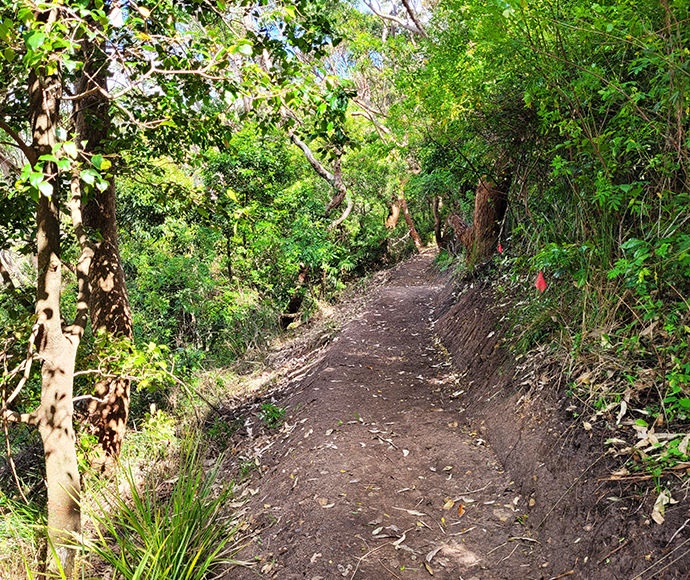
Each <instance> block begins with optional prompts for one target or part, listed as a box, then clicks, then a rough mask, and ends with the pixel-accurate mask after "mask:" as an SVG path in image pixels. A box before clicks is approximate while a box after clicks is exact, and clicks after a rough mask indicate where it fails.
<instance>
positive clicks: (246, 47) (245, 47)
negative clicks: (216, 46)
mask: <svg viewBox="0 0 690 580" xmlns="http://www.w3.org/2000/svg"><path fill="white" fill-rule="evenodd" d="M237 50H238V51H239V52H241V53H242V54H244V55H245V56H251V55H252V54H253V52H254V49H253V48H252V45H251V44H241V45H240V46H239V47H238V49H237Z"/></svg>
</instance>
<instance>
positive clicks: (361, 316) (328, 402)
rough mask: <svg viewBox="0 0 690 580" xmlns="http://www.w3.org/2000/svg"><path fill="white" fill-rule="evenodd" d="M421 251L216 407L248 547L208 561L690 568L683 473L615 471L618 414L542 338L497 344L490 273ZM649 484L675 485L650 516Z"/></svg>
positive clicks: (395, 570) (626, 432) (440, 569)
mask: <svg viewBox="0 0 690 580" xmlns="http://www.w3.org/2000/svg"><path fill="white" fill-rule="evenodd" d="M433 258H434V254H433V253H432V252H428V253H423V254H421V255H419V256H416V257H415V258H413V259H411V260H409V261H407V262H405V263H403V264H400V265H398V266H396V267H395V268H393V269H392V270H390V271H386V272H381V273H379V274H377V276H375V277H374V279H373V280H372V281H371V282H370V289H371V290H370V292H369V293H368V294H367V295H365V296H364V297H362V296H361V295H360V296H359V298H357V299H353V300H351V301H350V303H348V307H347V308H344V309H343V310H342V311H338V312H336V313H335V314H334V315H333V317H332V318H331V319H329V321H327V322H323V321H322V323H320V326H319V324H316V325H314V326H312V327H311V328H307V329H304V330H302V331H300V333H299V335H298V337H296V339H295V340H294V341H293V342H292V343H289V344H287V345H284V346H283V348H282V349H281V350H279V351H278V352H277V353H276V354H275V356H274V358H273V363H274V364H272V367H273V370H272V371H271V374H265V375H264V376H262V377H261V378H259V379H256V380H254V381H252V382H253V383H255V387H254V390H253V395H251V396H250V400H249V401H246V402H245V403H244V404H242V405H239V404H236V405H235V406H234V407H233V408H232V411H230V413H229V415H228V419H230V420H232V421H234V422H235V423H234V424H237V423H238V422H239V423H243V425H244V427H243V428H242V429H240V430H239V431H238V432H236V433H235V435H234V436H233V437H234V438H233V441H232V445H233V453H234V455H233V456H232V458H231V460H230V461H229V463H230V464H232V466H231V467H230V469H229V472H230V473H231V474H232V473H234V474H237V473H238V472H240V473H246V472H247V471H249V467H250V466H251V467H252V468H253V469H251V470H250V475H249V478H248V479H247V477H246V476H245V479H244V481H243V483H242V485H241V486H240V488H239V489H238V495H240V498H239V499H240V500H241V501H240V502H238V503H236V504H234V505H235V506H237V507H240V510H241V511H240V513H239V514H238V517H241V518H244V523H243V525H242V528H241V535H242V538H243V539H242V542H241V545H242V549H241V550H240V551H239V553H238V554H237V555H236V557H237V558H238V559H239V560H242V561H244V562H245V563H246V565H245V566H241V567H234V568H232V569H231V570H229V571H227V572H226V573H225V575H224V576H222V578H223V579H224V580H230V579H232V580H244V579H249V578H252V579H255V578H257V577H265V578H277V579H279V580H296V579H307V580H332V579H336V580H337V579H339V578H346V579H348V580H365V579H368V580H393V579H398V580H402V579H416V578H429V577H430V576H433V577H436V578H443V579H451V578H452V579H454V580H488V579H491V578H495V579H498V580H517V579H530V580H557V579H560V578H568V580H570V578H574V579H580V580H638V579H639V580H659V579H661V580H682V579H685V580H687V579H688V578H690V525H688V524H689V523H690V500H689V498H690V485H688V484H687V480H686V479H684V478H683V477H682V475H679V473H678V472H675V473H671V472H669V473H668V474H664V475H663V476H662V477H660V478H658V479H655V480H654V481H652V480H651V476H648V475H646V474H645V472H644V471H643V470H639V471H637V472H636V473H632V474H630V475H629V476H628V475H623V476H615V477H613V480H612V477H611V475H612V473H615V472H617V473H622V472H621V471H618V470H620V469H621V467H622V465H623V463H624V462H625V461H626V459H625V458H622V459H621V458H616V457H615V454H612V453H610V445H609V444H608V443H607V441H608V440H609V439H610V438H611V437H622V438H623V439H627V440H628V441H631V442H634V441H635V433H634V431H633V430H632V427H631V426H630V425H623V424H617V421H616V417H615V413H614V412H611V413H609V414H608V415H601V414H599V415H598V416H597V417H590V416H589V415H588V414H589V413H592V410H591V408H588V407H587V405H586V404H584V403H583V402H582V401H579V400H577V399H573V398H572V397H570V396H569V395H568V384H567V380H566V379H565V377H564V376H563V374H562V372H561V368H562V366H561V365H560V364H559V361H558V359H557V358H554V356H553V355H552V354H550V352H551V351H550V350H549V346H548V345H543V346H541V347H538V348H535V349H533V350H532V351H530V353H529V354H528V355H527V356H522V357H513V356H511V354H510V352H509V350H508V348H507V345H506V343H505V341H504V340H503V337H504V335H505V332H506V320H507V319H506V316H507V313H508V312H509V310H510V306H511V299H510V298H509V297H507V296H506V295H505V294H504V293H503V294H502V293H500V292H499V293H497V292H496V291H495V289H494V287H493V286H492V284H497V285H500V284H501V280H500V279H499V278H497V276H499V277H500V273H498V274H495V275H494V279H493V282H492V281H490V280H487V279H485V280H483V281H479V280H475V281H472V280H471V279H465V280H464V281H462V280H458V281H455V282H453V281H452V280H449V277H448V276H445V277H444V276H440V275H438V274H437V273H436V272H435V270H434V268H433V267H432V262H433ZM338 320H340V321H345V324H343V326H342V328H341V329H340V331H339V332H336V327H337V325H338V322H337V321H338ZM446 349H447V350H446ZM517 358H520V360H517ZM245 396H246V395H245ZM269 402H270V404H272V405H275V407H281V408H285V409H286V410H287V412H286V417H285V419H286V422H285V424H284V425H283V426H282V428H281V429H280V430H277V429H266V428H265V427H264V426H262V421H261V420H260V416H259V415H260V410H261V405H262V404H263V405H265V404H267V403H269ZM575 416H580V417H588V420H589V421H590V422H592V424H590V425H589V426H588V428H584V425H583V424H582V423H581V422H578V421H574V417H575ZM240 418H241V419H240ZM631 468H633V469H634V468H635V466H634V465H632V466H631ZM663 489H666V490H668V493H671V494H672V496H673V498H674V501H676V500H677V503H674V504H670V505H668V506H667V508H666V511H665V521H664V522H663V525H659V524H657V523H654V521H653V518H652V517H651V516H652V514H653V510H654V505H655V502H656V501H657V499H658V497H659V496H660V490H663ZM247 499H249V501H248V502H247V503H245V504H243V503H242V501H244V500H247Z"/></svg>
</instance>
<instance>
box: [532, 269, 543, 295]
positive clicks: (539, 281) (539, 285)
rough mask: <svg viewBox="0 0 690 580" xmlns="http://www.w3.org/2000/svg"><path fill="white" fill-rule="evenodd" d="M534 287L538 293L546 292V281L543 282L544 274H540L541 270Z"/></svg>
mask: <svg viewBox="0 0 690 580" xmlns="http://www.w3.org/2000/svg"><path fill="white" fill-rule="evenodd" d="M534 285H535V286H536V287H537V290H539V292H543V291H544V290H546V280H544V274H542V273H541V270H540V271H539V275H538V276H537V281H536V282H535V283H534Z"/></svg>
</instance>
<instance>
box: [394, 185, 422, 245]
mask: <svg viewBox="0 0 690 580" xmlns="http://www.w3.org/2000/svg"><path fill="white" fill-rule="evenodd" d="M400 209H401V210H402V214H403V217H404V218H405V222H406V223H407V227H408V228H409V229H410V237H411V238H412V240H413V241H414V246H415V248H417V251H419V250H421V249H422V248H423V247H424V244H422V239H421V238H420V237H419V234H418V233H417V230H416V229H415V227H414V222H413V221H412V216H411V215H410V212H409V210H408V209H407V201H406V200H405V195H404V194H402V192H401V195H400Z"/></svg>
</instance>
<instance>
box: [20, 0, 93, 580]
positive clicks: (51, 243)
mask: <svg viewBox="0 0 690 580" xmlns="http://www.w3.org/2000/svg"><path fill="white" fill-rule="evenodd" d="M41 16H42V17H44V18H46V19H49V18H55V11H53V12H51V13H44V14H42V15H41ZM61 83H62V79H61V76H60V74H59V72H58V73H55V74H52V75H48V76H43V75H39V74H37V73H36V72H31V74H30V75H29V83H28V96H29V118H30V122H31V132H32V138H33V142H32V145H31V147H32V149H33V151H34V152H35V157H36V158H38V157H40V156H41V155H48V154H51V153H52V147H53V145H54V144H55V142H56V128H57V122H58V113H59V109H60V97H61V93H62V85H61ZM56 172H57V168H56V167H55V166H54V164H52V163H45V164H44V168H43V173H44V176H45V181H46V182H48V183H49V184H50V185H51V186H52V193H51V195H50V197H48V196H46V194H45V192H43V191H40V192H39V202H38V209H37V212H36V225H37V233H36V243H37V248H38V279H37V291H36V316H37V320H36V326H35V327H34V334H35V343H34V344H35V346H36V350H37V353H38V354H39V355H40V357H41V359H42V361H43V363H42V371H41V404H40V406H39V408H38V409H37V411H36V412H35V413H33V415H32V417H31V420H30V422H31V423H33V424H35V425H36V426H37V427H38V431H39V433H40V434H41V438H42V440H43V448H44V452H45V461H46V484H47V488H48V538H49V540H50V542H51V544H52V546H53V548H54V549H55V552H56V554H57V557H58V560H59V563H60V566H61V567H62V568H63V570H64V571H65V573H66V575H67V577H71V575H72V571H73V568H74V549H73V548H71V547H69V545H70V544H72V543H73V542H74V537H75V536H76V535H78V534H79V533H80V532H81V514H80V509H79V495H80V491H81V488H80V482H79V469H78V466H77V453H76V448H75V438H74V428H73V425H72V414H73V405H72V389H73V381H74V360H75V357H76V353H77V347H78V346H79V338H80V334H79V333H74V334H73V333H71V332H70V333H63V330H62V326H61V317H60V292H61V283H62V279H61V262H60V215H59V191H58V181H57V180H55V179H53V176H54V175H55V173H56ZM47 567H48V572H50V573H55V572H57V565H56V563H55V562H53V561H52V560H51V559H50V558H49V562H48V566H47Z"/></svg>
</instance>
